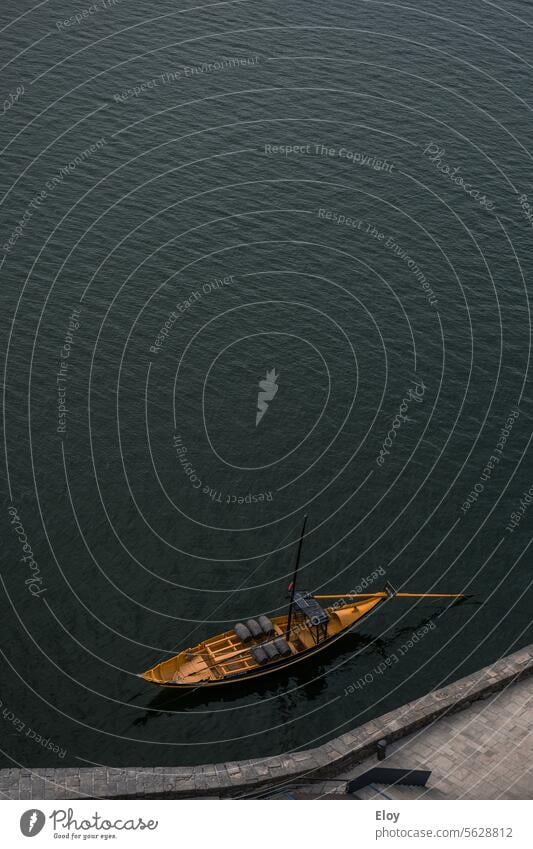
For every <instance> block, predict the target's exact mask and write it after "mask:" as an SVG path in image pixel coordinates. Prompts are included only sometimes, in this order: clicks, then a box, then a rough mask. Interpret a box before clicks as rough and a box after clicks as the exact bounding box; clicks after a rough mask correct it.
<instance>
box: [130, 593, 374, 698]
mask: <svg viewBox="0 0 533 849" xmlns="http://www.w3.org/2000/svg"><path fill="white" fill-rule="evenodd" d="M376 596H377V594H376ZM368 600H369V601H370V599H368ZM388 600H389V596H388V595H386V596H380V597H377V599H376V603H375V604H373V605H372V607H370V608H369V609H368V610H365V611H364V613H362V614H361V616H359V617H358V618H357V619H356V620H355V621H354V622H351V623H350V624H349V625H346V626H345V627H344V628H341V630H340V631H338V632H337V633H336V634H333V635H332V636H331V637H328V638H327V639H325V640H322V641H321V642H320V643H318V644H317V645H314V646H310V647H309V648H307V649H305V650H304V651H301V652H298V653H297V654H295V655H291V656H290V657H286V658H279V659H278V660H274V661H273V662H271V663H269V664H268V665H267V666H264V667H257V669H256V670H254V671H252V670H242V671H241V672H234V673H232V674H230V675H225V676H224V677H223V678H220V679H219V680H206V679H204V680H201V681H196V682H194V683H193V682H191V683H190V684H187V683H183V682H179V681H154V680H153V679H147V680H152V683H154V684H157V685H158V686H159V687H169V688H172V689H180V690H196V689H200V688H202V689H203V688H205V687H220V686H223V685H224V684H233V683H237V682H239V681H244V680H246V681H249V680H251V679H253V678H262V677H263V676H265V675H268V674H270V673H271V672H275V671H277V670H279V669H281V668H286V667H289V666H292V665H293V664H295V663H298V661H300V660H303V659H304V658H307V657H310V656H311V655H313V654H316V653H317V652H319V651H321V650H322V649H323V648H325V647H326V646H330V645H332V644H333V643H334V642H335V641H336V640H339V639H341V638H342V637H344V636H345V635H346V634H348V633H349V632H350V631H351V630H353V628H355V627H356V626H357V625H358V624H359V623H360V622H361V621H362V620H363V619H365V618H366V617H367V616H369V615H370V614H371V613H372V612H373V611H374V610H376V609H377V608H378V607H380V606H381V605H382V604H383V603H384V602H386V601H388ZM346 606H347V605H344V607H346ZM354 606H356V604H355V603H354ZM330 609H331V608H330ZM334 612H335V610H334ZM228 633H229V632H228ZM204 642H207V640H206V641H204ZM203 644H204V643H199V645H203ZM184 651H187V649H184ZM179 654H182V652H180V653H179ZM175 657H179V655H175ZM169 660H172V658H169ZM162 662H163V663H165V662H166V661H162ZM158 665H159V664H157V666H158ZM155 668H156V667H152V669H155ZM147 671H148V672H151V669H150V670H147ZM145 674H146V673H142V674H141V675H140V677H141V678H144V676H145Z"/></svg>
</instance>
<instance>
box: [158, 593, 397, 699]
mask: <svg viewBox="0 0 533 849" xmlns="http://www.w3.org/2000/svg"><path fill="white" fill-rule="evenodd" d="M381 600H382V599H381V598H378V597H373V598H369V599H366V600H365V601H362V602H359V603H357V604H347V605H344V606H342V607H339V608H335V607H330V608H327V614H328V622H327V635H326V637H325V639H324V638H322V640H321V641H320V642H326V641H329V640H330V639H331V638H333V637H335V636H336V635H337V634H339V633H340V632H342V631H345V630H347V629H348V628H349V627H350V626H351V625H353V624H354V622H356V621H357V620H358V619H360V618H361V617H362V616H363V615H364V614H365V613H367V612H368V611H369V610H371V609H372V608H373V607H374V606H375V605H376V604H378V603H379V602H380V601H381ZM272 624H273V625H274V632H275V633H274V634H273V635H272V637H270V638H269V637H267V636H265V635H263V636H261V637H260V638H259V639H257V640H254V641H253V643H248V644H246V645H245V644H244V643H243V642H241V640H240V639H239V637H238V636H237V634H236V633H235V631H233V630H232V631H227V632H225V633H224V634H220V635H218V636H215V637H211V638H210V639H208V640H206V641H205V642H203V643H200V644H199V645H197V646H195V647H193V648H190V649H186V650H185V651H183V652H180V654H178V655H175V656H174V657H172V658H170V659H169V660H165V661H163V662H162V663H159V664H158V665H157V666H154V667H153V669H149V670H148V671H147V672H145V673H144V677H145V678H147V679H148V680H149V681H153V682H155V683H158V684H169V685H173V684H174V685H181V686H194V685H195V684H204V683H213V684H215V683H217V682H222V681H224V680H226V679H228V678H230V679H231V678H233V677H235V676H236V677H240V676H241V675H245V674H246V673H252V674H253V673H255V672H258V671H261V672H263V671H268V669H269V667H272V666H278V665H280V660H281V658H280V657H277V658H274V659H272V660H269V661H268V662H267V663H264V664H262V665H261V664H259V663H258V661H257V660H256V659H255V657H254V656H253V654H252V649H253V648H254V646H259V645H261V643H265V642H268V641H269V640H272V639H275V638H276V637H286V631H287V624H288V617H287V615H282V616H276V617H273V619H272ZM287 642H288V644H289V648H290V649H291V655H288V656H287V657H285V658H283V660H284V661H285V662H290V661H291V656H292V657H293V658H295V657H297V656H298V655H300V654H304V653H305V652H307V651H308V650H309V649H313V648H318V647H319V643H317V635H316V633H315V629H313V628H312V627H310V626H309V625H308V624H307V623H306V621H305V620H303V619H301V618H297V619H293V622H292V627H291V633H290V636H289V638H288V639H287Z"/></svg>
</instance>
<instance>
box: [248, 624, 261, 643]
mask: <svg viewBox="0 0 533 849" xmlns="http://www.w3.org/2000/svg"><path fill="white" fill-rule="evenodd" d="M246 627H247V628H248V630H249V631H250V633H251V635H252V637H253V638H254V639H255V640H257V638H258V637H262V636H263V629H262V628H261V626H260V624H259V622H257V621H256V620H255V619H247V620H246Z"/></svg>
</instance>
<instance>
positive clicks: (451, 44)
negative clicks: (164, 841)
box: [0, 0, 533, 766]
mask: <svg viewBox="0 0 533 849" xmlns="http://www.w3.org/2000/svg"><path fill="white" fill-rule="evenodd" d="M181 7H182V8H181ZM181 7H180V4H179V3H174V2H172V3H171V2H169V0H164V2H161V3H158V4H153V3H150V2H149V0H121V2H116V3H114V4H113V3H107V4H105V5H104V4H103V3H102V2H101V0H100V2H99V3H98V4H95V5H93V6H91V5H90V4H87V5H86V6H85V10H86V14H85V17H84V16H83V9H84V6H83V3H81V2H80V4H76V5H75V6H71V5H70V4H68V3H66V2H64V0H49V2H46V0H45V2H44V3H41V4H40V5H39V6H38V7H36V8H35V9H34V10H32V9H31V4H30V3H29V2H28V0H4V2H3V4H2V8H1V10H0V28H2V27H3V30H2V41H1V48H0V52H1V57H0V58H1V64H2V65H3V66H4V67H3V69H2V71H1V74H2V92H3V96H2V100H5V101H6V103H5V104H4V107H3V110H2V113H1V114H0V144H1V148H2V164H3V167H2V170H1V172H0V182H1V191H2V203H1V206H0V230H1V240H0V243H1V246H2V247H1V253H2V256H3V262H2V267H1V272H0V274H1V278H2V288H1V295H0V298H1V310H0V324H1V330H2V338H3V339H4V341H5V344H4V346H3V352H4V360H3V365H4V368H5V371H4V372H3V373H4V376H5V380H4V396H3V401H4V403H3V427H4V452H3V463H4V469H5V471H6V474H5V475H4V479H5V497H4V503H5V508H4V520H3V532H2V533H3V541H4V545H3V551H2V557H1V578H2V610H3V613H2V618H1V635H2V641H1V651H2V677H1V686H0V699H1V701H2V704H1V705H0V708H1V709H0V719H1V720H2V722H1V726H0V727H1V730H2V744H1V750H2V753H3V754H2V762H3V764H4V765H9V764H18V763H20V764H23V765H28V766H38V765H39V766H55V765H61V764H63V765H68V766H76V765H87V764H90V763H103V764H110V765H134V766H135V765H150V764H151V765H153V764H158V765H166V764H169V765H170V764H189V763H201V762H206V761H209V762H213V761H221V760H228V759H237V758H251V757H256V756H261V755H266V754H273V753H279V752H284V751H288V750H294V749H295V748H299V747H305V746H308V745H316V744H318V743H320V742H323V741H324V740H326V739H328V738H330V737H333V736H335V735H337V734H339V733H342V732H343V731H345V730H347V729H349V728H351V727H354V726H356V725H357V724H360V723H362V722H365V721H367V720H368V719H371V718H372V717H374V716H377V715H379V714H381V713H383V712H385V711H387V710H389V709H391V708H393V707H395V706H397V705H400V704H402V703H404V702H405V701H407V700H410V699H413V698H415V697H417V696H419V695H421V694H422V693H424V692H427V691H428V690H429V689H431V688H433V687H438V686H440V685H442V684H443V683H445V682H447V681H451V680H454V679H456V678H458V677H461V676H462V675H465V674H467V673H469V672H471V671H473V670H474V669H477V668H479V667H481V666H483V665H485V664H487V663H489V662H491V661H493V660H494V659H496V658H498V657H500V656H501V655H503V654H506V653H508V652H510V651H513V650H514V649H516V648H518V647H520V646H521V645H524V644H526V643H528V642H531V640H532V636H533V634H532V626H531V619H532V616H531V611H532V593H531V555H530V551H529V545H530V542H531V535H530V532H529V528H530V522H531V517H532V516H533V507H532V506H530V505H529V501H530V500H531V496H530V495H527V497H525V496H524V493H528V491H529V488H530V487H531V486H532V484H533V471H532V470H531V462H530V457H531V450H530V441H531V435H532V429H531V421H532V417H531V412H532V410H531V378H530V373H529V361H530V344H531V323H530V310H529V294H530V291H531V274H532V272H533V257H532V250H531V247H532V238H533V230H532V225H531V221H530V220H529V219H528V217H527V213H528V208H527V206H526V205H525V204H526V202H527V199H525V198H524V197H523V195H529V198H530V199H531V198H533V181H532V168H531V164H532V152H531V127H532V101H531V81H532V73H531V63H532V62H533V48H532V40H531V34H532V31H533V14H532V10H531V8H530V7H529V4H524V3H519V2H511V3H507V4H506V11H504V10H503V8H498V7H497V6H495V5H493V4H489V3H487V2H477V0H473V2H471V3H468V4H463V3H460V2H446V3H444V4H443V3H436V2H427V3H424V4H423V8H422V7H421V8H416V7H414V6H410V5H407V4H404V5H401V4H393V3H381V2H347V1H346V0H344V2H337V0H334V2H331V3H328V4H324V3H318V2H316V0H307V2H305V3H304V2H284V3H281V2H266V3H265V2H261V3H257V2H253V0H251V1H250V2H226V3H215V4H210V5H205V6H199V7H198V8H195V9H191V8H189V6H188V4H186V3H183V4H181ZM76 14H77V15H78V16H80V15H81V17H80V18H79V20H78V21H77V20H76V19H75V18H74V19H71V20H70V21H69V22H66V19H67V18H69V16H72V15H76ZM202 63H203V64H202ZM17 91H18V95H17ZM10 95H11V98H10ZM461 179H462V181H463V182H461ZM520 198H522V200H520ZM532 217H533V216H532ZM347 219H350V220H349V221H348V222H347ZM10 240H11V241H10ZM165 322H167V324H166V325H165ZM65 339H67V342H66V347H65ZM272 369H275V371H276V375H277V377H276V385H277V386H278V390H277V393H276V394H275V396H274V397H273V398H272V400H271V401H270V402H269V405H268V408H267V410H266V412H265V413H264V416H263V417H262V419H261V421H260V422H259V424H257V425H256V412H257V400H258V392H259V391H260V390H259V386H258V384H259V381H260V380H263V379H265V377H266V374H267V372H269V371H271V370H272ZM415 386H418V387H419V390H418V391H419V395H418V396H414V395H413V388H414V387H415ZM513 411H515V412H514V416H515V417H514V418H511V419H509V417H510V416H512V415H513ZM399 413H401V415H402V417H403V418H400V419H398V418H395V417H396V416H398V414H399ZM508 421H509V422H510V423H512V426H510V425H509V426H508V427H507V428H506V423H507V422H508ZM393 423H395V424H393ZM502 430H504V434H503V436H502ZM389 434H390V435H389ZM176 445H177V446H178V449H179V450H178V451H177V450H176ZM380 451H382V452H383V453H381V455H380ZM387 451H388V453H386V452H387ZM491 458H492V459H491ZM188 464H189V465H188ZM472 492H473V493H474V495H473V496H471V497H470V500H468V499H469V494H470V493H472ZM10 508H11V512H9V509H10ZM306 512H307V513H308V514H309V527H308V533H307V535H306V538H305V541H304V549H303V555H304V562H305V568H304V569H303V570H302V574H301V588H302V589H309V590H316V591H322V592H346V591H349V590H353V588H354V587H357V586H363V587H364V585H365V584H368V585H369V587H370V589H372V590H373V589H376V590H378V589H381V588H382V586H383V583H384V582H385V581H386V580H389V581H392V583H393V584H395V585H396V586H398V587H402V588H405V589H409V590H412V591H415V592H424V591H431V590H433V591H442V592H460V591H464V592H467V593H471V594H473V597H472V598H471V599H469V600H468V601H466V602H464V603H462V604H460V605H457V606H454V607H452V608H449V609H447V610H446V608H445V606H444V605H443V604H442V603H439V602H429V601H424V602H418V603H417V602H412V603H409V602H407V601H399V600H398V601H397V602H394V603H391V604H389V605H388V606H386V607H384V608H383V609H382V610H380V611H379V612H378V613H376V615H374V616H373V617H371V618H370V619H368V620H366V621H365V623H364V625H362V627H361V628H360V629H359V630H358V631H357V632H355V633H354V634H353V636H351V637H350V638H347V639H346V640H345V641H344V642H343V643H342V644H341V645H339V646H338V647H337V648H336V649H334V650H332V651H331V652H330V653H329V654H325V655H324V656H323V658H321V662H320V664H318V665H315V666H307V667H304V668H302V669H301V670H300V671H299V673H298V675H292V674H291V675H286V676H285V677H278V678H273V679H272V681H270V682H268V683H266V684H264V685H262V686H261V687H255V688H249V689H241V690H238V691H237V692H235V693H234V692H231V691H228V692H227V693H225V694H223V695H217V696H214V697H210V696H209V697H205V696H203V697H194V696H193V697H191V696H188V697H181V698H177V697H176V696H175V695H173V694H172V693H171V694H170V695H169V694H168V693H164V692H163V693H162V692H160V691H157V690H156V689H155V688H152V687H150V686H149V685H148V684H146V683H145V682H143V681H141V680H140V679H138V678H137V677H136V673H138V672H140V671H142V670H143V669H146V668H147V667H148V666H151V665H152V664H153V663H155V662H156V661H157V660H160V659H162V658H164V657H165V656H168V654H172V653H173V652H174V651H175V650H177V649H178V648H180V647H183V646H187V645H191V644H194V643H196V642H198V641H200V640H201V639H202V638H204V637H207V636H208V635H210V634H212V633H216V632H217V631H222V630H225V629H226V628H228V627H231V626H232V625H233V623H234V622H236V621H238V620H239V619H242V618H246V617H249V616H251V615H255V614H259V613H261V612H270V613H276V612H278V611H279V610H280V608H283V606H284V605H285V604H286V595H287V584H288V581H289V579H290V577H289V576H290V573H291V571H292V564H293V559H294V553H295V541H296V539H297V536H298V531H299V527H300V524H301V520H302V517H303V514H304V513H306ZM17 536H18V537H19V539H17ZM24 545H26V546H27V547H26V548H24ZM23 557H25V558H26V560H22V559H21V558H23ZM32 558H33V559H32ZM413 635H415V639H413ZM406 646H407V648H406ZM387 659H388V661H389V663H388V665H387V667H386V670H385V671H383V670H384V661H385V660H387ZM380 664H381V665H380ZM365 676H366V678H365Z"/></svg>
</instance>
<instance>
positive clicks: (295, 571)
mask: <svg viewBox="0 0 533 849" xmlns="http://www.w3.org/2000/svg"><path fill="white" fill-rule="evenodd" d="M306 523H307V514H306V515H305V516H304V521H303V525H302V530H301V531H300V540H299V542H298V551H297V553H296V565H295V567H294V575H293V577H292V584H291V601H290V604H289V618H288V619H287V634H286V637H285V639H286V640H288V639H289V637H290V633H291V622H292V608H293V606H294V594H295V592H296V578H297V577H298V567H299V566H300V554H301V553H302V543H303V539H304V533H305V526H306Z"/></svg>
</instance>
